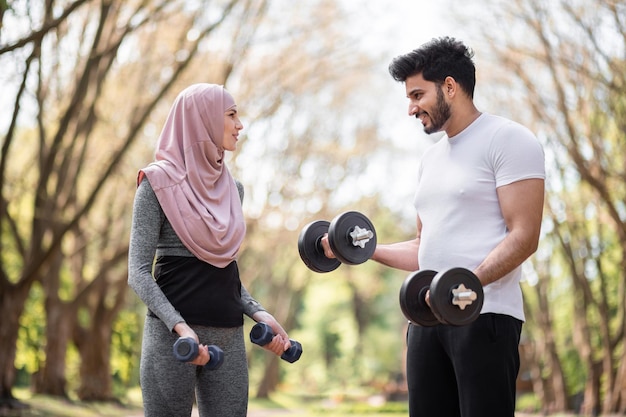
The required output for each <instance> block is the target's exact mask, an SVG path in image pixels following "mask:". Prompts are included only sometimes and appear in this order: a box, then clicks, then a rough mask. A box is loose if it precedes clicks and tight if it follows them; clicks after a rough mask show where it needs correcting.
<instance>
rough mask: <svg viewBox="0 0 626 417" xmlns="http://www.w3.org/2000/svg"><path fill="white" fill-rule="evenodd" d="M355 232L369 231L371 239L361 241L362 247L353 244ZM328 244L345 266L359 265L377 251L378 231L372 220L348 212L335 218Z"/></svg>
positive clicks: (357, 213) (331, 224)
mask: <svg viewBox="0 0 626 417" xmlns="http://www.w3.org/2000/svg"><path fill="white" fill-rule="evenodd" d="M357 227H358V229H357ZM355 230H362V231H369V232H371V237H368V238H367V239H363V240H361V244H362V246H361V245H355V244H354V243H353V239H354V237H353V236H350V234H351V233H353V232H354V231H355ZM328 243H329V244H330V248H331V249H332V250H333V253H334V254H335V256H336V257H337V259H339V261H341V262H342V263H344V264H348V265H358V264H362V263H363V262H365V261H367V260H368V259H370V258H371V257H372V255H373V254H374V250H375V249H376V230H375V229H374V225H373V224H372V222H370V220H369V219H368V218H367V217H366V216H365V215H364V214H361V213H359V212H356V211H347V212H345V213H342V214H340V215H338V216H337V217H335V218H334V219H333V221H332V222H330V226H329V228H328Z"/></svg>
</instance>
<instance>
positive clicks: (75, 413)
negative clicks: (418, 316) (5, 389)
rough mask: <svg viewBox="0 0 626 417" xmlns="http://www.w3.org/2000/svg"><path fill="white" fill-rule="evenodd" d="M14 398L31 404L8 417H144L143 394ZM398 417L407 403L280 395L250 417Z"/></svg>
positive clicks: (260, 402)
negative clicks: (109, 398) (98, 399)
mask: <svg viewBox="0 0 626 417" xmlns="http://www.w3.org/2000/svg"><path fill="white" fill-rule="evenodd" d="M14 394H15V397H16V398H17V399H19V400H20V401H22V402H24V403H25V404H28V406H29V408H27V409H23V410H15V411H14V412H13V414H2V413H1V412H0V415H2V416H7V417H113V416H115V417H141V416H143V410H142V407H141V393H140V391H139V390H130V391H129V392H127V396H128V398H127V399H125V400H124V401H123V402H120V403H119V404H115V403H91V402H89V403H85V402H81V401H78V400H64V399H59V398H56V397H49V396H43V395H32V394H31V393H30V391H28V390H16V391H15V392H14ZM320 414H323V415H324V416H325V417H339V416H350V417H371V416H373V415H376V416H378V417H398V416H400V415H402V416H405V415H407V414H408V410H407V406H406V404H405V403H385V404H368V403H367V402H363V401H357V400H350V399H345V398H342V399H341V400H338V399H335V400H332V399H325V398H321V397H304V396H296V395H289V394H285V393H277V394H276V395H273V396H272V397H271V398H270V399H256V398H251V399H250V403H249V413H248V415H249V416H262V417H293V416H299V417H313V416H319V415H320Z"/></svg>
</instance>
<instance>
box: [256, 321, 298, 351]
mask: <svg viewBox="0 0 626 417" xmlns="http://www.w3.org/2000/svg"><path fill="white" fill-rule="evenodd" d="M252 318H253V319H254V320H255V321H256V322H257V323H260V322H263V323H265V324H267V325H268V326H270V327H271V328H272V332H273V333H274V338H273V339H272V341H271V342H269V343H268V344H266V345H265V346H263V349H265V350H269V351H270V352H273V353H274V354H276V355H278V356H280V355H282V354H283V353H284V352H285V351H286V350H287V349H289V348H290V347H291V342H290V341H289V336H288V335H287V332H286V331H285V329H283V327H282V326H281V325H280V323H278V321H277V320H276V319H275V318H274V316H272V315H271V314H270V313H268V312H267V311H257V312H256V313H254V314H253V315H252Z"/></svg>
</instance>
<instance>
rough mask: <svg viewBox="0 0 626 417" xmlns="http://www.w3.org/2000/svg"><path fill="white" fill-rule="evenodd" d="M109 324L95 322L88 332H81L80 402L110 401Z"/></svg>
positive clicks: (111, 395)
mask: <svg viewBox="0 0 626 417" xmlns="http://www.w3.org/2000/svg"><path fill="white" fill-rule="evenodd" d="M111 328H112V327H111V323H104V322H95V323H94V325H92V326H91V328H90V329H89V330H86V331H84V332H81V333H82V334H81V337H80V341H79V343H77V347H78V351H79V353H80V357H81V362H80V387H79V388H78V398H80V399H81V400H82V401H111V400H113V399H114V397H113V388H112V387H113V384H112V380H111V366H110V364H109V362H110V359H111Z"/></svg>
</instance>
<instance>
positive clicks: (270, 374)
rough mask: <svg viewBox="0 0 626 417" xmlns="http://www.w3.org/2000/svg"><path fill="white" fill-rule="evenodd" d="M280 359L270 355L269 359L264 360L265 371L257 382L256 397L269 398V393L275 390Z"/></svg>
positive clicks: (278, 377) (278, 379)
mask: <svg viewBox="0 0 626 417" xmlns="http://www.w3.org/2000/svg"><path fill="white" fill-rule="evenodd" d="M279 360H282V359H280V358H279V357H278V356H276V355H271V356H270V359H269V360H268V361H266V362H265V372H264V373H263V379H262V380H261V383H260V384H259V388H258V389H257V391H256V397H257V398H264V399H267V398H269V396H270V394H271V393H272V392H274V391H275V390H276V386H278V383H279V382H280V376H279V370H280V369H279V363H278V361H279Z"/></svg>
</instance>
